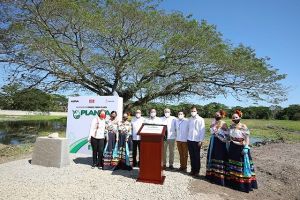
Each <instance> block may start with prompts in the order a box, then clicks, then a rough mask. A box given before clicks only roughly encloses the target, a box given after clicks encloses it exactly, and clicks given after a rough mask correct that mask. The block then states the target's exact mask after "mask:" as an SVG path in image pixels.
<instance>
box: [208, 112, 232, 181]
mask: <svg viewBox="0 0 300 200" xmlns="http://www.w3.org/2000/svg"><path fill="white" fill-rule="evenodd" d="M224 117H225V112H224V111H223V110H220V111H218V112H216V113H215V118H214V119H213V121H212V123H211V126H210V133H211V137H210V144H209V148H208V152H207V164H206V178H207V179H208V180H209V181H211V182H213V183H216V184H219V185H223V186H224V185H225V175H226V163H227V148H226V144H227V141H228V127H227V124H226V122H225V121H223V120H221V119H222V118H224Z"/></svg>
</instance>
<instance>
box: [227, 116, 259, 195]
mask: <svg viewBox="0 0 300 200" xmlns="http://www.w3.org/2000/svg"><path fill="white" fill-rule="evenodd" d="M241 117H242V112H241V111H240V110H236V111H235V113H234V114H233V115H232V122H233V123H232V124H231V126H230V129H229V136H230V146H229V150H228V164H227V170H228V171H227V177H226V184H227V185H228V186H229V187H232V188H233V189H236V190H240V191H243V192H247V193H248V192H249V191H252V190H253V189H257V182H256V177H255V172H254V166H253V162H252V157H251V154H250V147H249V142H250V132H249V129H248V128H247V126H246V125H245V124H242V123H241V122H240V121H241Z"/></svg>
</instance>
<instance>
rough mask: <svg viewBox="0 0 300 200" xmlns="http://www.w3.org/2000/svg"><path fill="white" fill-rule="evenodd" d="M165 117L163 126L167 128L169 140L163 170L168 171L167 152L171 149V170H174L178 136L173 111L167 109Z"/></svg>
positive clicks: (165, 149)
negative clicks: (175, 130)
mask: <svg viewBox="0 0 300 200" xmlns="http://www.w3.org/2000/svg"><path fill="white" fill-rule="evenodd" d="M164 115H165V116H164V117H162V118H161V121H162V124H163V125H166V126H167V133H168V135H167V138H166V140H165V141H164V156H163V169H166V164H167V150H168V149H169V156H168V157H169V169H170V170H173V169H174V166H173V164H174V147H175V139H176V135H175V132H174V128H173V127H174V124H175V120H176V118H175V117H174V116H171V110H170V109H169V108H166V109H165V110H164Z"/></svg>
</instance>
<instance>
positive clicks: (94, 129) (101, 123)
mask: <svg viewBox="0 0 300 200" xmlns="http://www.w3.org/2000/svg"><path fill="white" fill-rule="evenodd" d="M105 118H106V115H105V111H104V110H101V111H100V112H99V113H98V116H97V117H95V118H94V119H93V121H92V124H91V128H90V134H89V136H88V141H89V143H91V146H92V150H93V164H92V169H94V168H95V166H98V168H99V169H100V167H103V149H104V138H105V137H106V138H107V135H106V132H105V125H106V121H105Z"/></svg>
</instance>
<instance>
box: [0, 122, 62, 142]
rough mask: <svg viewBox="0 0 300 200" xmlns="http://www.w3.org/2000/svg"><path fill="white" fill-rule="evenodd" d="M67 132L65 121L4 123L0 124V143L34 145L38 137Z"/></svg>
mask: <svg viewBox="0 0 300 200" xmlns="http://www.w3.org/2000/svg"><path fill="white" fill-rule="evenodd" d="M65 130H66V122H65V120H64V121H63V120H51V121H3V122H0V143H2V144H14V145H18V144H24V143H34V142H35V140H36V138H37V137H38V136H42V135H48V134H49V133H53V132H65Z"/></svg>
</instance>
